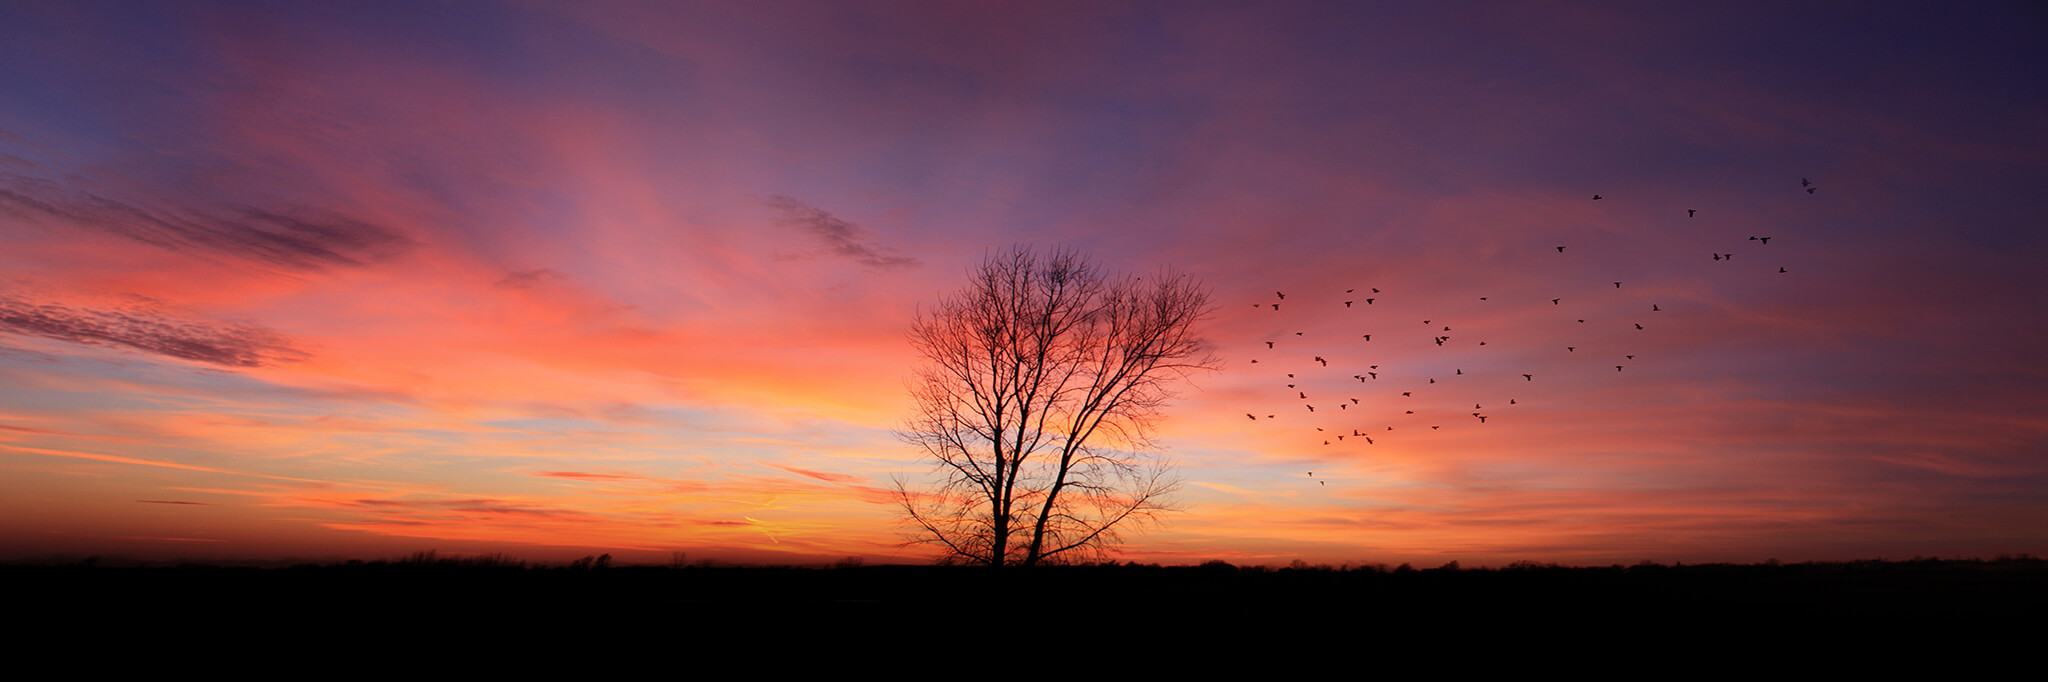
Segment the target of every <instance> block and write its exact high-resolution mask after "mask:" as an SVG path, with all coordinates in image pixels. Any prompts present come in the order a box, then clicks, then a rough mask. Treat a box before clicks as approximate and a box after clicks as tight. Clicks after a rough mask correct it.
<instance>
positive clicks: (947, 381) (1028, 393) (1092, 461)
mask: <svg viewBox="0 0 2048 682" xmlns="http://www.w3.org/2000/svg"><path fill="white" fill-rule="evenodd" d="M1210 310H1211V308H1210V305H1209V296H1208V292H1207V291H1205V290H1204V289H1202V287H1201V285H1200V283H1199V282H1197V281H1195V280H1194V279H1193V278H1191V277H1188V276H1185V275H1181V274H1178V273H1173V272H1166V273H1162V274H1161V275H1160V276H1155V277H1154V278H1153V279H1152V280H1151V281H1149V282H1148V281H1145V280H1144V279H1142V278H1111V277H1110V276H1108V275H1106V274H1105V273H1103V272H1102V270H1101V268H1100V267H1098V266H1097V265H1096V264H1094V263H1092V262H1090V261H1089V260H1088V259H1087V258H1086V257H1084V256H1082V255H1081V254H1079V253H1078V252H1075V251H1073V250H1071V249H1055V250H1052V251H1048V252H1044V253H1039V252H1035V251H1032V250H1030V249H1027V248H1023V247H1014V248H1011V249H1009V250H1007V251H1005V252H1003V253H1000V254H996V255H992V256H990V257H989V258H987V259H986V260H984V261H983V262H982V264H981V267H980V268H978V269H976V270H975V271H974V272H973V273H972V275H971V277H970V281H969V284H968V286H967V287H966V288H965V289H963V290H961V291H960V292H959V293H957V294H954V295H953V296H950V297H947V298H944V299H942V300H940V301H939V303H938V305H937V306H936V307H935V308H933V309H932V310H931V311H930V312H926V313H921V314H919V315H918V317H917V319H916V321H915V322H913V323H912V325H911V331H910V342H911V345H912V347H913V348H915V349H916V350H917V351H918V352H919V353H920V354H921V355H923V356H924V357H925V360H926V361H927V364H926V366H925V367H924V368H922V369H920V370H919V371H918V372H917V373H916V374H915V376H914V378H913V380H912V386H911V394H912V396H913V397H914V398H916V401H917V413H916V414H915V415H913V416H912V417H911V418H910V419H909V420H908V421H907V422H906V424H905V426H904V428H903V429H902V430H901V431H899V432H898V434H897V435H898V437H899V438H901V439H902V440H903V441H904V442H905V443H907V444H910V445H912V446H914V447H916V448H918V449H919V450H921V451H922V452H923V454H924V455H925V456H926V457H928V458H930V459H931V460H933V462H934V470H933V476H932V479H931V480H929V481H926V482H924V486H923V487H922V488H919V489H913V486H912V485H911V484H910V483H909V482H906V481H901V480H899V481H898V482H897V493H898V496H899V501H900V503H901V506H902V513H903V515H904V518H905V522H906V525H907V526H908V527H909V528H910V529H911V532H912V541H913V542H918V543H925V544H930V545H932V546H934V547H935V548H937V549H939V550H941V551H942V552H943V554H944V556H943V557H942V560H945V561H954V562H971V563H982V564H989V565H996V566H1001V565H1006V564H1024V565H1032V564H1037V563H1045V562H1058V561H1067V560H1071V559H1074V558H1076V557H1085V556H1091V555H1100V554H1103V553H1106V552H1108V551H1111V550H1112V549H1113V548H1114V547H1115V546H1116V545H1117V543H1118V542H1119V541H1120V536H1119V534H1118V532H1117V531H1118V530H1119V528H1122V527H1126V526H1132V525H1137V524H1143V523H1147V522H1152V521H1156V520H1157V518H1158V516H1159V515H1160V514H1162V513H1164V512H1167V511H1172V510H1174V509H1175V507H1174V505H1173V503H1172V502H1171V496H1172V494H1173V493H1174V492H1175V491H1176V490H1178V489H1179V487H1180V481H1179V479H1177V478H1174V477H1173V476H1172V473H1171V471H1170V469H1169V468H1168V467H1166V466H1165V465H1164V463H1162V462H1160V461H1159V460H1158V458H1157V457H1156V455H1155V454H1153V452H1152V451H1153V450H1154V447H1153V442H1152V440H1151V427H1152V425H1153V424H1154V423H1155V422H1156V420H1157V419H1158V418H1159V415H1160V414H1161V411H1162V410H1163V409H1164V407H1165V405H1166V403H1167V402H1168V401H1169V400H1171V398H1172V397H1173V389H1174V388H1175V387H1176V386H1177V385H1178V383H1179V382H1180V381H1181V380H1183V379H1185V378H1186V377H1187V376H1188V375H1189V374H1191V373H1193V372H1195V371H1198V370H1208V369H1214V368H1215V366H1216V359H1215V357H1214V356H1213V355H1211V354H1210V353H1209V350H1208V345H1207V343H1206V342H1205V341H1203V340H1202V339H1201V338H1200V337H1199V336H1198V335H1197V334H1196V333H1195V331H1194V326H1195V325H1196V323H1198V322H1199V321H1200V320H1201V319H1202V318H1203V317H1204V316H1206V315H1207V314H1208V313H1209V312H1210Z"/></svg>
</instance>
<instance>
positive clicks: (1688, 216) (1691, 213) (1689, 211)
mask: <svg viewBox="0 0 2048 682" xmlns="http://www.w3.org/2000/svg"><path fill="white" fill-rule="evenodd" d="M1698 212H1699V210H1698V209H1691V208H1688V209H1685V217H1687V218H1691V217H1692V215H1693V214H1694V213H1698Z"/></svg>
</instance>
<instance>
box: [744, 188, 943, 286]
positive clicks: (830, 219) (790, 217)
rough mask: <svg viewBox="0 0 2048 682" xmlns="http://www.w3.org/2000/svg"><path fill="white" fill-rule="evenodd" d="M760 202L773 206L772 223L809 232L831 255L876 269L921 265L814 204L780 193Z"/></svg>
mask: <svg viewBox="0 0 2048 682" xmlns="http://www.w3.org/2000/svg"><path fill="white" fill-rule="evenodd" d="M761 204H762V205H764V206H767V207H769V208H772V209H775V222H776V224H778V225H782V226H783V227H793V228H797V229H800V230H803V231H805V232H809V233H811V236H812V237H814V238H816V239H817V240H818V241H819V243H822V244H824V245H825V248H826V249H828V250H830V251H831V252H832V255H835V256H839V257H841V258H847V259H850V260H852V261H854V262H856V263H860V264H861V265H865V266H867V267H870V268H874V269H877V270H900V269H904V268H914V267H917V266H919V265H923V263H921V262H919V261H918V260H917V259H916V258H912V257H910V256H904V255H899V254H897V253H896V250H895V249H891V248H889V247H886V246H882V245H880V244H877V243H875V242H873V241H868V240H864V239H862V238H861V237H862V232H863V230H862V229H861V227H860V226H859V225H855V224H853V223H850V222H847V221H846V220H845V219H842V218H840V217H839V216H835V215H832V214H831V213H828V212H826V211H825V210H823V209H820V208H818V207H816V206H812V205H810V204H806V203H804V202H801V201H797V200H795V199H791V198H789V197H786V196H782V195H780V194H778V195H775V196H772V197H768V199H767V200H766V201H763V202H761Z"/></svg>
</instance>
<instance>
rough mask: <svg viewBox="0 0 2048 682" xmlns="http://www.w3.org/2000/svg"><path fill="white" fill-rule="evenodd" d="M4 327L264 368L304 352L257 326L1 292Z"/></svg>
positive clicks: (226, 364)
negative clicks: (45, 300) (77, 304)
mask: <svg viewBox="0 0 2048 682" xmlns="http://www.w3.org/2000/svg"><path fill="white" fill-rule="evenodd" d="M0 331H6V332H11V333H14V334H20V335H23V336H39V337H43V338H48V339H57V340H59V341H69V342H72V343H79V344H85V345H97V346H118V347H123V348H130V349H134V350H139V351H143V352H146V353H153V354H156V355H162V356H166V357H172V358H178V359H181V360H191V361H194V362H204V363H207V364H213V365H221V366H224V367H261V366H264V365H271V364H276V363H278V362H280V361H289V360H296V359H300V358H303V357H305V353H303V352H300V351H298V350H296V349H293V348H292V347H291V346H290V345H288V344H287V343H285V341H284V339H282V338H281V337H279V336H278V335H277V334H275V333H273V332H271V331H269V330H266V329H262V328H258V327H251V326H245V325H230V324H222V323H217V322H209V321H201V320H180V319H175V318H171V317H168V316H165V315H163V314H160V313H156V312H151V311H146V310H127V311H119V310H87V309H82V308H72V307H68V306H63V305H56V304H35V303H30V302H27V301H23V300H21V299H18V298H12V297H7V296H0Z"/></svg>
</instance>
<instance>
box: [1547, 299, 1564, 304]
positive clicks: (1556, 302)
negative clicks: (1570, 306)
mask: <svg viewBox="0 0 2048 682" xmlns="http://www.w3.org/2000/svg"><path fill="white" fill-rule="evenodd" d="M1562 300H1564V299H1562V298H1553V299H1550V304H1551V305H1558V301H1562Z"/></svg>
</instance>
